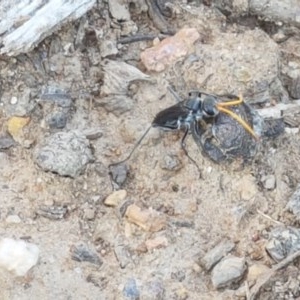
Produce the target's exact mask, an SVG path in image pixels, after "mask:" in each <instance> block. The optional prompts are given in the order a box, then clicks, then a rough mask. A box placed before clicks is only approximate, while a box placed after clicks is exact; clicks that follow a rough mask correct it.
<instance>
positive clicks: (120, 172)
mask: <svg viewBox="0 0 300 300" xmlns="http://www.w3.org/2000/svg"><path fill="white" fill-rule="evenodd" d="M109 171H110V176H111V180H112V181H113V182H115V183H116V184H117V185H118V186H119V187H121V186H122V185H123V184H124V183H125V181H126V179H127V176H128V172H129V170H128V167H127V165H125V164H118V165H116V166H111V167H110V170H109Z"/></svg>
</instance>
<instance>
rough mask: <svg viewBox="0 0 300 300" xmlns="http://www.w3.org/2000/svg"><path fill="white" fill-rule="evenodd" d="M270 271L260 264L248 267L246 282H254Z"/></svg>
mask: <svg viewBox="0 0 300 300" xmlns="http://www.w3.org/2000/svg"><path fill="white" fill-rule="evenodd" d="M268 271H270V268H268V267H267V266H265V265H262V264H255V265H252V266H250V267H249V270H248V275H247V281H248V282H250V281H252V282H255V281H256V280H257V278H259V277H260V276H261V275H262V274H265V273H267V272H268Z"/></svg>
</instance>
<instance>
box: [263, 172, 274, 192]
mask: <svg viewBox="0 0 300 300" xmlns="http://www.w3.org/2000/svg"><path fill="white" fill-rule="evenodd" d="M261 181H262V182H263V185H264V188H265V189H267V190H274V189H275V187H276V177H275V176H274V175H267V176H264V177H263V178H262V179H261Z"/></svg>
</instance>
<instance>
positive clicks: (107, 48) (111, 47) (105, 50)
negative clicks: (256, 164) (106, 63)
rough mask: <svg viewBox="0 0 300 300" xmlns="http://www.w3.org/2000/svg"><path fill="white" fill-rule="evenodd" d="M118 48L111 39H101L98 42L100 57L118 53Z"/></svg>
mask: <svg viewBox="0 0 300 300" xmlns="http://www.w3.org/2000/svg"><path fill="white" fill-rule="evenodd" d="M118 52H119V50H118V48H117V43H116V41H112V40H102V41H101V44H100V53H101V56H102V57H107V56H111V55H116V54H118Z"/></svg>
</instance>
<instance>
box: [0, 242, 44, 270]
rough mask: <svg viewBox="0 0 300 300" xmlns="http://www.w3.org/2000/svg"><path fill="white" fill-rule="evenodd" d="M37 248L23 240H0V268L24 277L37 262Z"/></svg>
mask: <svg viewBox="0 0 300 300" xmlns="http://www.w3.org/2000/svg"><path fill="white" fill-rule="evenodd" d="M39 252H40V251H39V248H38V247H37V246H36V245H34V244H31V243H26V242H25V241H23V240H14V239H10V238H3V239H1V240H0V267H2V268H4V269H6V270H8V271H13V272H14V273H15V274H16V275H17V276H24V275H26V273H27V272H28V271H29V270H30V269H31V268H32V267H33V266H34V265H36V263H37V262H38V258H39Z"/></svg>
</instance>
